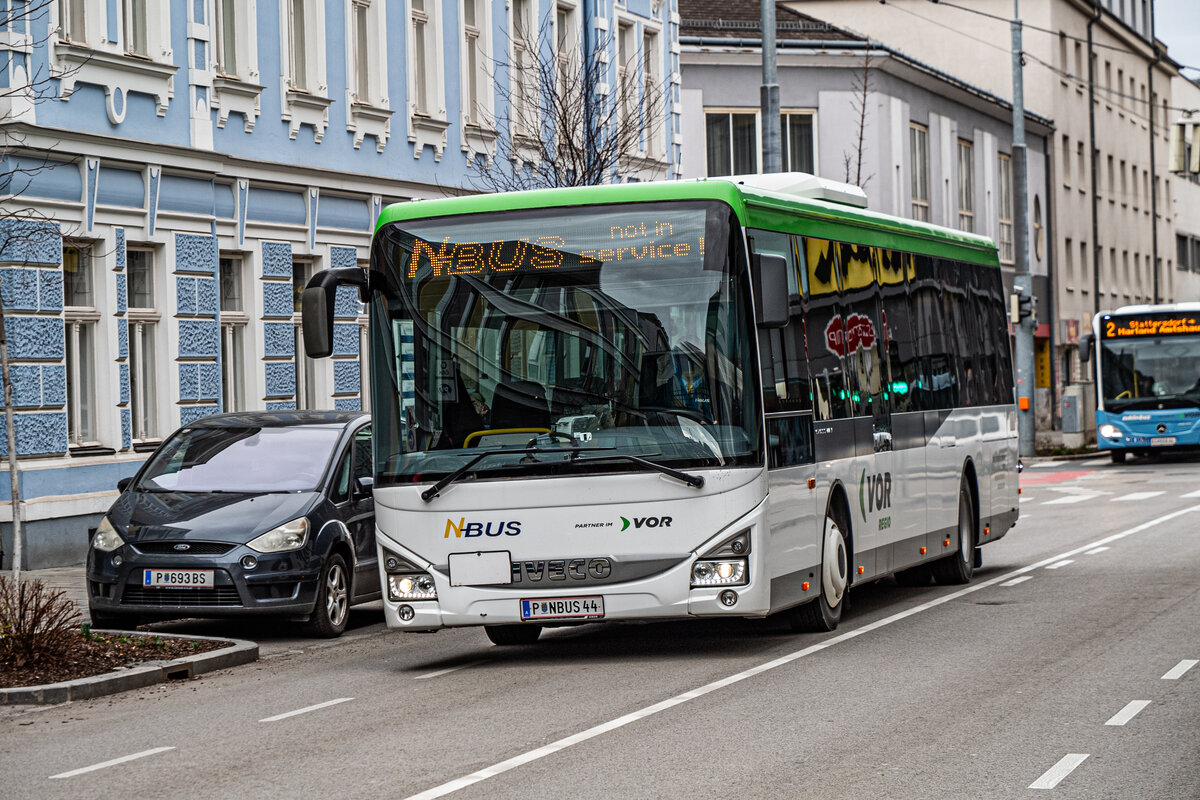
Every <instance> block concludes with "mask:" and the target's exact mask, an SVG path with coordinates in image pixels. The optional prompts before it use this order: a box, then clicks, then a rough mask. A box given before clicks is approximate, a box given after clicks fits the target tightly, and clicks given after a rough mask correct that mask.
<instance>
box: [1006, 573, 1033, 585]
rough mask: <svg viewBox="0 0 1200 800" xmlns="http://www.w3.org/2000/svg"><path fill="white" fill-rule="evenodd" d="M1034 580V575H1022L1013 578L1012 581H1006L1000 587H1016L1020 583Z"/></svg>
mask: <svg viewBox="0 0 1200 800" xmlns="http://www.w3.org/2000/svg"><path fill="white" fill-rule="evenodd" d="M1032 579H1033V576H1032V575H1022V576H1021V577H1019V578H1013V579H1012V580H1011V581H1005V582H1004V583H1002V584H1000V585H1001V586H1016V585H1017V584H1018V583H1024V582H1025V581H1028V580H1032Z"/></svg>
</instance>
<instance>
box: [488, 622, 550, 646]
mask: <svg viewBox="0 0 1200 800" xmlns="http://www.w3.org/2000/svg"><path fill="white" fill-rule="evenodd" d="M483 631H484V633H486V634H487V637H488V638H489V639H491V640H492V644H495V645H499V646H501V647H509V646H512V645H522V644H533V643H534V642H536V641H537V640H538V637H539V636H541V635H542V626H541V625H484V626H483Z"/></svg>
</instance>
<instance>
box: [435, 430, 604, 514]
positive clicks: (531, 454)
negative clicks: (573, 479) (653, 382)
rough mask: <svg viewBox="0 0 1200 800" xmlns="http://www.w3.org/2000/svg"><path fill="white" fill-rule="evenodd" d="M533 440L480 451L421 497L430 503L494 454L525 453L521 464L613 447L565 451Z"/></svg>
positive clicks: (537, 462) (577, 448)
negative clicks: (528, 442)
mask: <svg viewBox="0 0 1200 800" xmlns="http://www.w3.org/2000/svg"><path fill="white" fill-rule="evenodd" d="M533 441H534V440H532V439H531V440H530V442H531V444H530V445H528V446H526V447H506V448H503V449H494V450H484V451H483V452H481V453H479V454H478V455H476V456H475V457H474V458H472V459H471V460H470V461H468V462H467V463H465V464H463V465H462V466H461V467H459V468H458V469H456V470H454V471H453V472H451V473H450V474H449V475H447V476H446V477H444V478H442V479H441V480H440V481H438V482H437V483H435V484H434V485H433V486H430V487H429V488H428V489H426V490H425V491H423V492H421V499H422V500H424V501H425V502H426V503H428V502H429V501H430V500H432V499H433V498H435V497H437V496H438V495H439V494H441V493H442V490H443V489H445V488H446V487H447V486H449V485H450V484H452V483H454V482H455V481H457V480H458V479H459V478H461V477H462V476H463V475H466V474H467V473H468V472H470V471H471V470H472V469H474V467H475V465H476V464H478V463H479V462H480V461H483V460H484V459H485V458H487V457H488V456H494V455H498V454H504V455H510V456H511V455H515V454H517V453H524V454H525V455H524V457H523V458H522V459H521V461H520V463H521V464H539V463H541V462H540V461H539V460H538V459H537V458H535V456H537V455H563V454H564V453H570V454H574V453H579V452H586V451H588V450H611V449H612V448H610V447H575V448H574V449H572V450H566V451H564V450H563V449H562V448H559V447H551V448H545V447H533V446H532V442H533Z"/></svg>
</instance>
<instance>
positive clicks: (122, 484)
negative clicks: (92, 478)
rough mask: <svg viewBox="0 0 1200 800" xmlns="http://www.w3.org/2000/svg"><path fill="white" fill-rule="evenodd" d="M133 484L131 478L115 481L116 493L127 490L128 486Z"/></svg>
mask: <svg viewBox="0 0 1200 800" xmlns="http://www.w3.org/2000/svg"><path fill="white" fill-rule="evenodd" d="M131 483H133V478H121V480H119V481H117V491H118V492H123V491H125V490H126V489H128V488H129V484H131Z"/></svg>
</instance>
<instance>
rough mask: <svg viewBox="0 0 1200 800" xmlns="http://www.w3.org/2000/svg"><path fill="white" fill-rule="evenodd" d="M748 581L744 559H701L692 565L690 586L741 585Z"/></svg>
mask: <svg viewBox="0 0 1200 800" xmlns="http://www.w3.org/2000/svg"><path fill="white" fill-rule="evenodd" d="M744 583H749V580H748V578H747V568H746V559H744V558H726V559H720V560H708V559H705V560H702V561H697V562H696V563H695V564H693V565H692V586H741V585H742V584H744Z"/></svg>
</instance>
